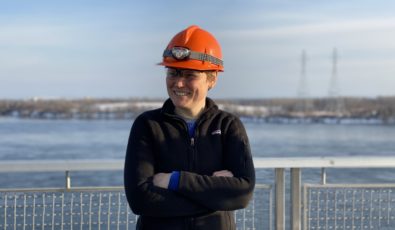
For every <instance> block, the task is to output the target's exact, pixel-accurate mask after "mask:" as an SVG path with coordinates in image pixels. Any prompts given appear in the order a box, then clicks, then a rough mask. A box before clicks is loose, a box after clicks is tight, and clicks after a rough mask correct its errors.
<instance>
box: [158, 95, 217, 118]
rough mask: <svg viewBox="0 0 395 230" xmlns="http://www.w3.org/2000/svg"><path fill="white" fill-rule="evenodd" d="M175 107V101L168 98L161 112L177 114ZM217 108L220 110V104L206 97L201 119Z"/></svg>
mask: <svg viewBox="0 0 395 230" xmlns="http://www.w3.org/2000/svg"><path fill="white" fill-rule="evenodd" d="M174 109H175V106H174V104H173V102H172V101H171V99H170V98H168V99H167V100H166V101H165V102H164V103H163V106H162V110H161V113H162V114H165V115H170V116H174V115H175V112H174ZM217 110H218V106H217V105H216V104H215V102H214V101H213V100H212V99H210V98H208V97H206V107H205V108H204V110H203V112H202V114H201V115H200V118H199V119H202V118H203V117H206V116H210V114H213V113H214V112H215V111H217Z"/></svg>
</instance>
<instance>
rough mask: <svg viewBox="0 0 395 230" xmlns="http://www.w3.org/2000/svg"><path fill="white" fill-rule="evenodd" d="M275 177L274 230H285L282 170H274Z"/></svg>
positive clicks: (283, 178) (283, 176)
mask: <svg viewBox="0 0 395 230" xmlns="http://www.w3.org/2000/svg"><path fill="white" fill-rule="evenodd" d="M275 177H276V189H275V190H276V195H275V196H276V197H275V200H276V203H275V209H276V213H275V223H276V226H275V229H276V230H284V229H285V174H284V168H276V169H275Z"/></svg>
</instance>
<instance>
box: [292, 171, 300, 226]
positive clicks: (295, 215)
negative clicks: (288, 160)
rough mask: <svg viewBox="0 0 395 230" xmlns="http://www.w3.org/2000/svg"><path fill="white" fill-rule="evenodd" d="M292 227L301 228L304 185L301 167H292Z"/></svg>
mask: <svg viewBox="0 0 395 230" xmlns="http://www.w3.org/2000/svg"><path fill="white" fill-rule="evenodd" d="M291 204H292V207H291V229H292V230H301V229H302V223H301V217H302V215H301V211H302V210H301V209H302V187H301V170H300V168H291Z"/></svg>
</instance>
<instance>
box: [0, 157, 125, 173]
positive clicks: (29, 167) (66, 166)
mask: <svg viewBox="0 0 395 230" xmlns="http://www.w3.org/2000/svg"><path fill="white" fill-rule="evenodd" d="M123 167H124V160H115V159H102V160H95V159H81V160H15V161H0V172H65V171H112V170H122V169H123Z"/></svg>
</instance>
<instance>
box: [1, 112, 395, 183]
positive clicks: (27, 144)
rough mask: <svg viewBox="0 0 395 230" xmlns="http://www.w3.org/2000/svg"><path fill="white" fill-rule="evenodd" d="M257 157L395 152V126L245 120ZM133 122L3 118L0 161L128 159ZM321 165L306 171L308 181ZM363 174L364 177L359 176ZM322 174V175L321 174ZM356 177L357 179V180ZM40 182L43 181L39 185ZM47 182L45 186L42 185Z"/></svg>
mask: <svg viewBox="0 0 395 230" xmlns="http://www.w3.org/2000/svg"><path fill="white" fill-rule="evenodd" d="M244 124H245V127H246V129H247V133H248V135H249V139H250V144H251V149H252V152H253V155H254V156H256V157H306V156H361V157H363V156H394V155H395V141H394V140H395V126H385V125H357V124H352V125H335V124H334V125H328V124H266V123H259V122H249V121H245V122H244ZM131 125H132V121H128V120H30V119H26V120H24V119H13V118H2V119H0V160H1V161H4V160H29V159H34V160H50V159H108V158H112V159H123V158H124V156H125V151H126V145H127V140H128V136H129V131H130V127H131ZM318 171H319V170H315V171H311V170H305V172H304V174H303V176H304V177H305V178H307V179H309V180H314V179H313V178H316V177H317V175H316V174H317V172H318ZM363 172H364V173H363V176H360V173H361V171H360V170H359V169H358V170H335V171H333V172H332V170H329V172H328V181H329V182H330V181H331V179H333V180H336V182H338V180H340V182H341V181H347V180H348V179H349V178H352V177H353V176H355V175H357V177H356V180H357V181H366V180H374V181H382V182H388V181H391V180H392V179H393V178H395V170H393V169H369V170H364V171H363ZM21 174H22V173H20V174H18V173H16V174H12V175H8V174H7V175H2V176H1V177H0V187H29V186H33V185H35V186H34V187H37V186H63V184H64V178H63V177H64V175H63V174H61V173H54V174H48V173H46V174H37V175H35V174H34V175H33V174H29V178H26V176H22V175H21ZM74 175H75V176H76V177H78V178H81V179H77V180H76V181H75V182H74V183H75V184H74V185H79V186H80V185H86V184H89V185H91V184H101V185H121V184H122V173H119V172H111V173H109V172H97V173H96V172H95V173H86V172H85V173H78V172H76V173H74ZM358 175H359V176H358ZM272 177H273V176H272V170H271V171H270V173H269V172H267V170H261V171H258V180H261V181H266V180H271V179H272ZM318 179H319V176H318ZM352 181H353V182H355V180H354V179H352ZM39 184H40V185H39ZM41 184H42V185H41Z"/></svg>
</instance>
